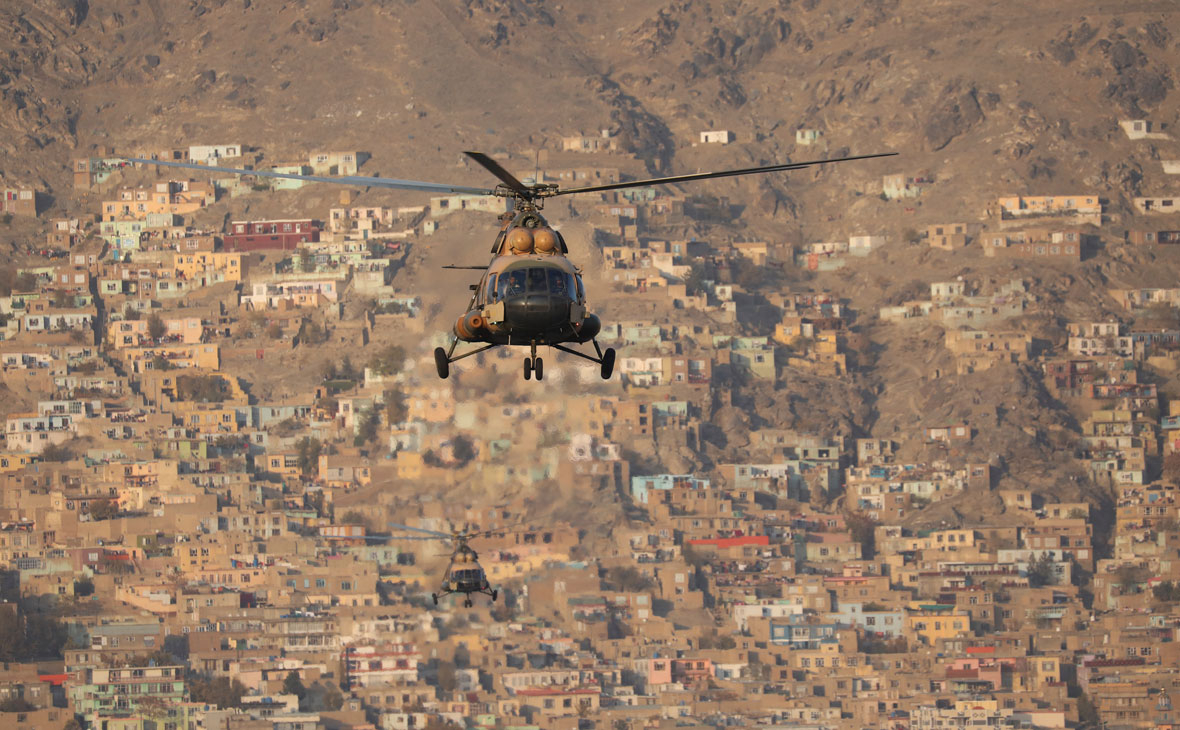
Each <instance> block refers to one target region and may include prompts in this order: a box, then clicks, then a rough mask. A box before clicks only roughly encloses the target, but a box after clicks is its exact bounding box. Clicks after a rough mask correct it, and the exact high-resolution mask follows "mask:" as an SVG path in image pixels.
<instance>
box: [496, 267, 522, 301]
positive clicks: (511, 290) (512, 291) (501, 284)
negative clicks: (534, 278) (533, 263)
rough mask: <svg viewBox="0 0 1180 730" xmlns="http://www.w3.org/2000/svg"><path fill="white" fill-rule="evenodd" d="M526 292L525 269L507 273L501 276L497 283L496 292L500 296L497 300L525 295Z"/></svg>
mask: <svg viewBox="0 0 1180 730" xmlns="http://www.w3.org/2000/svg"><path fill="white" fill-rule="evenodd" d="M524 291H525V270H524V269H516V270H514V271H506V272H504V273H503V274H500V279H499V280H498V281H497V282H496V292H497V293H498V294H499V296H498V297H497V299H503V298H504V297H510V296H514V295H516V294H524Z"/></svg>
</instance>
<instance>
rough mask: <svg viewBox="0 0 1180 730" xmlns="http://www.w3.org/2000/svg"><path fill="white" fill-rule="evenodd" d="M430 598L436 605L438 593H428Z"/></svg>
mask: <svg viewBox="0 0 1180 730" xmlns="http://www.w3.org/2000/svg"><path fill="white" fill-rule="evenodd" d="M430 600H432V601H434V605H436V606H437V605H438V594H437V593H431V594H430Z"/></svg>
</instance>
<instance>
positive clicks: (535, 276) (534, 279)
mask: <svg viewBox="0 0 1180 730" xmlns="http://www.w3.org/2000/svg"><path fill="white" fill-rule="evenodd" d="M547 271H548V269H542V268H536V269H529V292H530V293H540V294H544V293H545V292H546V291H548V287H547V286H546V284H545V272H547Z"/></svg>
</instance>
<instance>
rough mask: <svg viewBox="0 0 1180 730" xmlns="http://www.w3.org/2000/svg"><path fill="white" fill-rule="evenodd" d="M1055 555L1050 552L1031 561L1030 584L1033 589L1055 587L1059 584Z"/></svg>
mask: <svg viewBox="0 0 1180 730" xmlns="http://www.w3.org/2000/svg"><path fill="white" fill-rule="evenodd" d="M1053 563H1054V561H1053V555H1052V553H1050V552H1049V551H1045V552H1043V553H1041V555H1040V557H1038V558H1036V559H1034V560H1031V561H1029V564H1028V584H1029V585H1030V586H1032V587H1033V588H1040V587H1041V586H1047V585H1053V584H1055V583H1056V582H1057V571H1056V570H1055V566H1054V564H1053Z"/></svg>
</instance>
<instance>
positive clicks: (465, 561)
mask: <svg viewBox="0 0 1180 730" xmlns="http://www.w3.org/2000/svg"><path fill="white" fill-rule="evenodd" d="M389 526H390V527H393V528H396V529H400V530H412V531H414V532H421V533H425V534H426V535H429V536H430V537H433V538H435V539H438V540H449V541H451V542H453V543H454V544H455V549H454V552H452V553H451V561H450V563H448V564H447V573H446V578H445V579H443V584H442V589H441V591H440V592H439V593H431V594H430V599H431V600H432V601H434V605H436V606H437V605H438V598H439V596H445V595H448V594H450V593H462V594H463V605H464V606H466V607H467V608H471V605H472V604H471V594H472V593H483V594H485V595H488V596H491V598H492V602H493V603H495V601H496V598H497V597H499V595H500V591H499V590H497V589H495V588H492V587H491V586H490V585H488V578H487V575H485V574H484V572H483V568H481V567H479V555H478V554H477V553H476V552H475V550H473V549H472V548H471V546H470V545H468V544H467V541H468V540H472V539H474V538H477V537H487V536H490V535H496V534H500V533H502V532H504V531H503V530H486V531H483V532H467V531H465V530H457V531H455V532H452V533H451V534H447V533H445V532H436V531H435V530H426V529H423V528H421V527H411V526H409V525H399V524H397V523H396V522H390V523H389ZM394 539H397V536H396V535H395V536H394ZM414 539H427V540H428V539H430V538H429V537H428V538H414Z"/></svg>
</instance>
